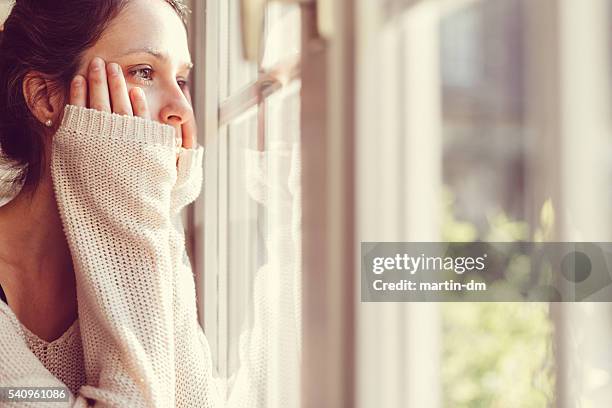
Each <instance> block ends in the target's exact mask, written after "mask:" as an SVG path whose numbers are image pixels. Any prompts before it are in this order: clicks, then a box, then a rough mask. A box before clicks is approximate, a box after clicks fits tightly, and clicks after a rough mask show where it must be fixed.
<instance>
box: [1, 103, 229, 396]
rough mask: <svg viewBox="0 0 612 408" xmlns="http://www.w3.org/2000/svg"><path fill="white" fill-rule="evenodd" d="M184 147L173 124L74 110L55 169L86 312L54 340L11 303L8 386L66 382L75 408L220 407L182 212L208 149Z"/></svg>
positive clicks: (5, 342)
mask: <svg viewBox="0 0 612 408" xmlns="http://www.w3.org/2000/svg"><path fill="white" fill-rule="evenodd" d="M178 150H179V160H178V166H177V164H176V160H175V159H176V153H177V148H176V147H175V145H174V129H173V128H172V127H170V126H167V125H163V124H160V123H156V122H153V121H149V120H144V119H141V118H138V117H129V116H120V115H116V114H110V113H104V112H100V111H95V110H92V109H86V108H78V107H75V106H70V105H69V106H67V107H66V108H65V112H64V117H63V120H62V125H61V127H60V128H59V130H58V132H57V134H56V135H55V136H54V138H53V151H52V159H51V174H52V179H53V186H54V190H55V198H56V201H57V203H58V209H59V213H60V216H61V219H62V224H63V227H64V233H65V235H66V238H67V241H68V244H69V247H70V252H71V255H72V260H73V265H74V269H75V277H76V289H77V299H78V313H79V319H78V321H77V322H75V324H74V325H73V326H72V327H71V328H70V329H68V331H67V332H66V333H65V334H64V335H63V336H62V337H60V338H59V339H57V340H55V341H54V342H52V343H48V344H45V342H43V341H42V340H40V339H38V341H36V339H35V336H33V335H32V334H31V333H28V330H27V329H25V327H23V326H22V325H21V324H19V322H18V320H17V318H16V317H15V316H14V314H12V312H11V311H10V308H8V307H7V306H6V305H0V384H2V385H3V386H6V385H15V386H16V385H20V386H63V385H66V386H69V388H70V390H71V391H72V393H73V394H72V395H71V396H70V397H71V400H70V402H69V404H68V406H76V407H83V406H88V405H87V404H93V403H95V404H96V405H95V406H96V407H98V406H100V407H175V406H176V407H204V408H208V407H220V406H221V403H220V402H219V401H220V400H219V396H218V391H217V389H216V386H215V380H214V379H213V377H212V360H211V355H210V349H209V346H208V342H207V340H206V337H205V336H204V334H203V332H202V329H201V327H200V326H199V324H198V321H197V313H196V304H195V286H194V279H193V274H192V270H191V266H190V265H189V260H188V258H187V255H186V252H185V238H184V230H183V225H182V222H181V218H180V212H181V210H182V209H183V208H184V207H185V206H186V205H188V204H189V203H191V202H193V200H195V198H197V196H198V195H199V193H200V189H201V184H202V158H203V150H204V149H203V147H202V146H198V147H197V148H196V149H184V148H178ZM177 167H178V168H177ZM71 330H72V331H71ZM18 406H19V407H26V406H28V405H27V403H19V405H18ZM33 406H37V407H40V406H43V405H41V404H34V405H33ZM53 406H58V404H54V405H53Z"/></svg>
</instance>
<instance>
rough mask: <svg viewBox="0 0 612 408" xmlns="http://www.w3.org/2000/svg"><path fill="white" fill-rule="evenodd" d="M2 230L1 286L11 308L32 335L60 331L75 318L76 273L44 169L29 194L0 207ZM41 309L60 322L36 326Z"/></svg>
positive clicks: (23, 194)
mask: <svg viewBox="0 0 612 408" xmlns="http://www.w3.org/2000/svg"><path fill="white" fill-rule="evenodd" d="M0 231H1V232H2V233H1V234H0V284H1V285H2V286H3V287H4V288H5V292H6V296H7V299H8V303H9V305H10V306H11V309H12V310H13V311H14V312H15V314H16V315H17V317H18V318H19V320H20V321H21V322H22V323H23V324H25V325H26V327H28V328H30V329H31V331H33V332H34V333H35V334H39V333H40V334H41V335H42V336H44V337H47V338H51V337H53V336H54V335H55V334H57V333H61V330H62V329H65V326H66V324H70V323H71V322H72V321H74V319H75V318H76V292H75V277H74V271H73V266H72V258H71V256H70V250H69V248H68V243H67V241H66V237H65V235H64V232H63V228H62V223H61V219H60V216H59V212H58V208H57V203H56V201H55V195H54V192H53V184H52V182H51V177H50V175H49V173H48V172H47V173H46V174H45V175H43V177H42V179H41V181H40V184H39V186H38V188H37V189H36V191H35V192H34V193H33V194H31V195H30V194H27V193H25V192H24V191H22V192H20V193H19V194H18V195H17V196H16V197H15V198H14V199H13V200H12V201H10V202H9V203H7V204H5V205H4V206H2V207H0ZM43 313H46V314H47V315H48V314H53V315H55V317H54V318H55V319H59V322H57V321H56V322H55V323H53V322H49V323H48V324H49V325H50V326H49V327H47V328H40V327H39V324H38V323H35V321H37V320H39V319H40V318H41V316H42V314H43ZM28 322H29V323H30V324H28ZM37 332H38V333H37Z"/></svg>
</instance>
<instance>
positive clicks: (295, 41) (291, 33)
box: [262, 2, 302, 70]
mask: <svg viewBox="0 0 612 408" xmlns="http://www.w3.org/2000/svg"><path fill="white" fill-rule="evenodd" d="M301 34H302V21H301V15H300V8H299V6H297V5H295V4H284V3H278V2H272V3H270V4H269V5H268V9H267V14H266V44H265V47H264V56H263V58H262V69H264V70H266V69H271V68H273V67H274V66H275V65H277V64H278V63H280V62H282V61H285V60H287V59H289V58H292V57H294V58H295V57H297V56H299V54H300V47H301V41H302V36H301Z"/></svg>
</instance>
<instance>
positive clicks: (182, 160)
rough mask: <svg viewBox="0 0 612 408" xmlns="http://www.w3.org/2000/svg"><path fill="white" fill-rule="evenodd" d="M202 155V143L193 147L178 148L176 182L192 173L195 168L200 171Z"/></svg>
mask: <svg viewBox="0 0 612 408" xmlns="http://www.w3.org/2000/svg"><path fill="white" fill-rule="evenodd" d="M203 156H204V147H203V146H202V145H198V146H197V147H195V148H193V149H186V148H184V147H180V148H179V158H178V167H177V172H178V174H177V183H181V182H182V181H183V180H185V179H186V178H187V177H188V176H190V175H193V174H194V171H195V170H199V171H200V172H201V171H202V158H203Z"/></svg>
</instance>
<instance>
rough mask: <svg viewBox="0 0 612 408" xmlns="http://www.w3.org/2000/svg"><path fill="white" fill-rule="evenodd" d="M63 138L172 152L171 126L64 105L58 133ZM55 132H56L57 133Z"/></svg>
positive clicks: (173, 131) (173, 138) (135, 117)
mask: <svg viewBox="0 0 612 408" xmlns="http://www.w3.org/2000/svg"><path fill="white" fill-rule="evenodd" d="M62 129H63V130H65V132H64V133H65V134H71V135H87V136H88V137H91V136H93V137H96V136H99V137H102V138H104V139H108V138H111V139H116V140H126V141H135V142H144V143H147V144H161V145H163V146H167V147H173V148H176V145H175V137H174V134H175V130H174V128H173V127H172V126H169V125H165V124H163V123H159V122H154V121H152V120H148V119H143V118H141V117H138V116H126V115H119V114H116V113H108V112H102V111H98V110H95V109H89V108H83V107H79V106H74V105H66V107H65V108H64V118H63V119H62V124H61V126H60V129H59V130H62ZM59 130H58V131H59Z"/></svg>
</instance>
